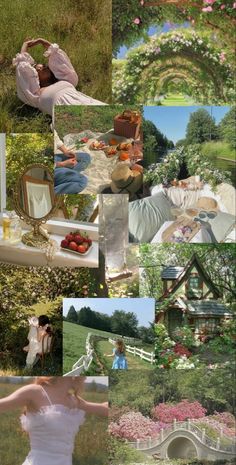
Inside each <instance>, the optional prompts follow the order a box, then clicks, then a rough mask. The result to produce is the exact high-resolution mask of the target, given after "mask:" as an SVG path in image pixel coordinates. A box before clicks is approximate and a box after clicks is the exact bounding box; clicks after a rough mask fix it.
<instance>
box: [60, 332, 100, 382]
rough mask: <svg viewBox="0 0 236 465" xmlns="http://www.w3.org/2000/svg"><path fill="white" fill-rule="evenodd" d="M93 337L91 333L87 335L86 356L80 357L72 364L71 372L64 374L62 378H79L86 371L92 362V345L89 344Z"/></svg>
mask: <svg viewBox="0 0 236 465" xmlns="http://www.w3.org/2000/svg"><path fill="white" fill-rule="evenodd" d="M92 336H94V335H93V334H92V333H88V336H87V338H86V343H85V349H86V355H82V357H80V358H79V360H77V362H76V363H74V365H73V367H72V370H71V371H69V372H68V373H66V374H65V375H64V376H79V375H81V373H83V372H84V371H87V370H88V369H89V367H90V365H91V363H92V361H93V353H94V350H93V345H92V342H91V338H92Z"/></svg>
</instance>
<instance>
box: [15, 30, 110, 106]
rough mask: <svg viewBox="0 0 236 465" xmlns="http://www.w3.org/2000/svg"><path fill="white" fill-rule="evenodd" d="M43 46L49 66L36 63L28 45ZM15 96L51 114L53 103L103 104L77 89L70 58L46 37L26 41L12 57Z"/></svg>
mask: <svg viewBox="0 0 236 465" xmlns="http://www.w3.org/2000/svg"><path fill="white" fill-rule="evenodd" d="M39 44H41V45H43V47H44V48H45V49H46V51H45V52H44V56H45V57H46V58H48V65H43V64H36V63H35V61H34V59H33V58H32V56H31V55H30V54H29V53H28V50H29V48H31V47H34V46H35V45H39ZM13 65H14V66H15V67H16V87H17V95H18V97H19V99H20V100H22V102H24V103H26V104H27V105H30V106H32V107H35V108H38V109H39V110H40V111H42V112H43V113H47V114H49V115H53V107H54V105H105V104H104V103H103V102H100V101H99V100H95V99H93V98H91V97H88V96H87V95H85V94H83V93H82V92H78V91H77V90H76V86H77V84H78V76H77V73H76V71H75V70H74V68H73V66H72V64H71V62H70V59H69V58H68V56H67V55H66V53H65V52H63V50H61V49H60V48H59V45H57V44H51V43H50V42H48V41H47V40H45V39H41V38H39V39H35V40H33V39H32V40H28V41H26V42H24V43H23V45H22V48H21V53H17V55H16V57H15V58H14V59H13Z"/></svg>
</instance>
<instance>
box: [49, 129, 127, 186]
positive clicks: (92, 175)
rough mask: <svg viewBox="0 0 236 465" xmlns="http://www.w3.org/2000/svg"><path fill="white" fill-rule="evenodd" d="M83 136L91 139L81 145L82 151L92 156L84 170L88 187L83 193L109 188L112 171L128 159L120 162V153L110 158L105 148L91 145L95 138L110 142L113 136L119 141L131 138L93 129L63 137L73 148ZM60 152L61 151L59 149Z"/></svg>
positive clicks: (66, 143)
mask: <svg viewBox="0 0 236 465" xmlns="http://www.w3.org/2000/svg"><path fill="white" fill-rule="evenodd" d="M83 137H88V138H89V141H88V142H87V143H86V144H84V145H82V146H80V148H79V150H80V151H81V152H86V153H88V154H89V155H90V157H91V163H90V164H89V166H88V167H87V168H86V169H85V170H84V171H83V174H84V175H85V176H86V177H87V178H88V184H87V187H86V188H85V189H84V190H83V191H82V193H83V194H98V193H100V192H102V191H103V189H105V188H107V187H109V186H110V184H111V173H112V171H113V170H114V168H115V165H116V164H117V163H118V162H119V163H127V161H124V162H120V161H119V155H118V154H117V155H114V156H112V157H111V158H108V157H107V156H106V154H105V152H104V151H103V150H91V149H90V148H89V147H90V145H91V143H92V142H93V141H95V140H103V141H105V142H108V141H109V140H110V139H111V138H112V137H113V138H115V139H116V140H117V141H118V142H119V143H120V142H131V139H126V138H125V137H120V136H117V135H116V134H114V131H113V130H110V131H108V132H107V133H95V132H92V131H89V130H88V131H83V132H80V133H75V134H67V135H66V136H65V137H64V138H63V142H64V144H65V145H66V146H67V147H69V148H73V147H75V146H76V143H78V141H79V140H81V139H82V138H83ZM58 153H59V151H58ZM128 164H129V160H128Z"/></svg>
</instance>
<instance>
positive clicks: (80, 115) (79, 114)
mask: <svg viewBox="0 0 236 465" xmlns="http://www.w3.org/2000/svg"><path fill="white" fill-rule="evenodd" d="M140 108H141V107H140V106H138V105H129V109H131V110H132V109H134V110H140ZM124 109H125V108H124V107H123V106H120V105H109V106H106V107H104V106H75V105H74V106H73V105H72V106H63V105H62V106H57V108H56V110H55V127H56V130H57V132H58V134H59V135H60V137H63V136H64V135H65V134H68V133H79V132H82V131H86V130H90V131H93V132H103V133H104V132H107V131H109V130H110V129H112V128H113V119H114V117H115V116H116V115H117V114H119V113H121V112H122V111H123V110H124Z"/></svg>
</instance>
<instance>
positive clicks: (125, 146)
mask: <svg viewBox="0 0 236 465" xmlns="http://www.w3.org/2000/svg"><path fill="white" fill-rule="evenodd" d="M131 147H132V144H131V143H130V142H121V143H120V144H119V145H118V147H117V149H118V150H129V149H131Z"/></svg>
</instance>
